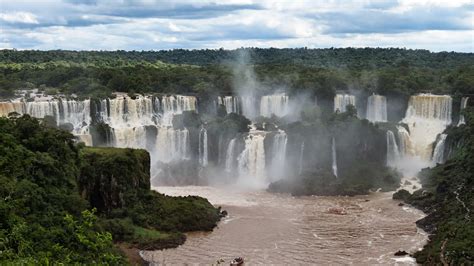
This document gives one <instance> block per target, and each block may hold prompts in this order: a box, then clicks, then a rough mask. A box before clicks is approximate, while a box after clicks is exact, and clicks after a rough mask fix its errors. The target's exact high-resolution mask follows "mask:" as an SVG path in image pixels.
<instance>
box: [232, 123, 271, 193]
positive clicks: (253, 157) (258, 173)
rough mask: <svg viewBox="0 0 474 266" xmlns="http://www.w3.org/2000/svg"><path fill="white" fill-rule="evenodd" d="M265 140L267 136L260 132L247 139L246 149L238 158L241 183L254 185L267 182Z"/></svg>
mask: <svg viewBox="0 0 474 266" xmlns="http://www.w3.org/2000/svg"><path fill="white" fill-rule="evenodd" d="M264 140H265V134H264V133H262V132H258V131H257V132H250V133H249V135H248V136H247V137H246V138H245V148H244V150H243V151H242V153H241V154H240V155H239V157H238V158H237V161H238V167H239V168H238V170H239V181H241V182H244V183H246V184H253V185H262V184H264V182H265V181H266V172H265V146H264Z"/></svg>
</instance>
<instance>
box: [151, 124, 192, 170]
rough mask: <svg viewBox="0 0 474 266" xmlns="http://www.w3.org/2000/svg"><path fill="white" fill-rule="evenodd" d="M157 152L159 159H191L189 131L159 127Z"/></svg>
mask: <svg viewBox="0 0 474 266" xmlns="http://www.w3.org/2000/svg"><path fill="white" fill-rule="evenodd" d="M155 145H156V146H155V152H156V157H157V160H158V161H161V162H165V163H167V162H171V161H173V160H187V159H189V150H190V142H189V131H188V130H187V129H183V130H179V129H173V128H168V127H160V128H158V135H157V138H156V144H155Z"/></svg>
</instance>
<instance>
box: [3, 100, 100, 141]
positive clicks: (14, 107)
mask: <svg viewBox="0 0 474 266" xmlns="http://www.w3.org/2000/svg"><path fill="white" fill-rule="evenodd" d="M11 112H16V113H18V114H29V115H31V116H32V117H36V118H45V117H46V116H51V117H53V118H54V119H55V121H56V124H57V125H58V126H59V125H61V124H70V125H72V133H73V134H74V135H76V136H77V137H79V138H80V139H81V140H82V141H84V142H85V143H86V145H91V144H92V139H91V138H90V134H89V124H90V122H91V116H90V100H84V101H76V100H66V99H51V98H46V100H38V101H32V102H25V101H14V102H2V103H0V116H7V115H8V114H9V113H11Z"/></svg>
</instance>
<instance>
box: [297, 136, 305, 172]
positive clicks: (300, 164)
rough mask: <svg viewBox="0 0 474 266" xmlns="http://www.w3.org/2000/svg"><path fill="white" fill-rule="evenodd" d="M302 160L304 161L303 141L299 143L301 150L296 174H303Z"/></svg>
mask: <svg viewBox="0 0 474 266" xmlns="http://www.w3.org/2000/svg"><path fill="white" fill-rule="evenodd" d="M303 159H304V141H303V142H301V149H300V161H299V170H298V174H300V175H301V173H303Z"/></svg>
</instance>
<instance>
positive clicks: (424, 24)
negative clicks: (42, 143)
mask: <svg viewBox="0 0 474 266" xmlns="http://www.w3.org/2000/svg"><path fill="white" fill-rule="evenodd" d="M473 3H474V1H472V0H444V1H442V0H398V1H393V0H386V1H370V0H356V1H347V0H346V1H344V0H328V1H319V0H309V1H306V0H292V1H290V0H287V1H283V0H273V1H272V0H260V1H254V0H229V1H223V0H220V1H219V0H202V1H194V0H177V1H161V0H36V1H35V0H29V1H28V0H0V48H15V49H22V50H23V49H39V50H52V49H64V50H163V49H165V50H168V49H176V48H185V49H205V48H209V49H218V48H225V49H235V48H240V47H262V48H265V47H277V48H285V47H308V48H327V47H405V48H409V49H428V50H431V51H435V52H438V51H456V52H471V53H472V52H473V47H474V33H473V32H474V30H473V24H474V4H473Z"/></svg>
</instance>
